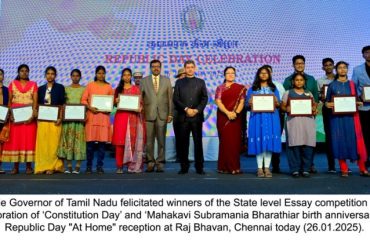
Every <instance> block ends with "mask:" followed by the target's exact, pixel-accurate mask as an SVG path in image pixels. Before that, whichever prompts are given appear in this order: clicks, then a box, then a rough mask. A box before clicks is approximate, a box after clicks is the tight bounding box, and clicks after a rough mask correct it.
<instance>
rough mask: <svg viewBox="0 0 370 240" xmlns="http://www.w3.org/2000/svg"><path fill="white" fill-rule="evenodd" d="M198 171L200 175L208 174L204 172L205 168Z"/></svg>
mask: <svg viewBox="0 0 370 240" xmlns="http://www.w3.org/2000/svg"><path fill="white" fill-rule="evenodd" d="M196 173H197V174H199V175H205V174H206V172H204V171H203V170H197V171H196Z"/></svg>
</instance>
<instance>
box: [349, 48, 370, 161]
mask: <svg viewBox="0 0 370 240" xmlns="http://www.w3.org/2000/svg"><path fill="white" fill-rule="evenodd" d="M361 53H362V57H363V58H364V60H365V62H364V63H362V64H360V65H358V66H356V67H354V68H353V73H352V81H353V82H354V83H355V85H356V90H357V94H358V96H361V98H362V101H363V102H364V105H363V106H360V107H359V109H358V110H359V114H360V121H361V127H362V134H363V136H364V141H365V145H366V151H367V152H368V153H370V124H369V123H370V45H368V46H365V47H363V48H362V51H361ZM366 167H368V168H369V167H370V161H369V159H367V162H366Z"/></svg>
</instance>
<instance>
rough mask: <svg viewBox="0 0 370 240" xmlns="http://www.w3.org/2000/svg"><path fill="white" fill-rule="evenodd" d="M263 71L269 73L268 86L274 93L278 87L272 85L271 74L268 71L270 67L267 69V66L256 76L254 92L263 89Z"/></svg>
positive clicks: (258, 71) (259, 70)
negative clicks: (261, 76)
mask: <svg viewBox="0 0 370 240" xmlns="http://www.w3.org/2000/svg"><path fill="white" fill-rule="evenodd" d="M262 70H266V71H267V74H268V75H269V78H268V79H267V85H268V86H269V87H270V89H271V91H273V92H274V91H275V89H276V86H275V84H273V83H272V77H271V72H270V70H269V69H268V67H266V66H262V67H260V68H259V69H258V70H257V73H256V76H255V78H254V81H253V85H252V90H253V91H257V90H260V89H261V78H260V73H261V72H262Z"/></svg>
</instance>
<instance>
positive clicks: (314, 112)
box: [312, 107, 319, 116]
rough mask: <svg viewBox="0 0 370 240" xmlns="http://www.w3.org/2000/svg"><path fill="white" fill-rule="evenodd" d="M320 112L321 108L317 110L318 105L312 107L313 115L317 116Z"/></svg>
mask: <svg viewBox="0 0 370 240" xmlns="http://www.w3.org/2000/svg"><path fill="white" fill-rule="evenodd" d="M318 113H319V110H317V108H316V107H313V108H312V115H314V116H316V115H317V114H318Z"/></svg>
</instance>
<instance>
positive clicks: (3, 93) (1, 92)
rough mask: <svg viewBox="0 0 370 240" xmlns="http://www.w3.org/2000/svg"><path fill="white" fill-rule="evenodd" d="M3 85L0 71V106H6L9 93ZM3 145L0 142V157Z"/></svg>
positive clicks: (0, 128) (1, 170) (2, 73)
mask: <svg viewBox="0 0 370 240" xmlns="http://www.w3.org/2000/svg"><path fill="white" fill-rule="evenodd" d="M3 83H4V70H3V69H0V105H4V106H8V100H9V91H8V88H7V87H5V86H4V85H3ZM3 127H4V123H0V131H1V130H2V129H3ZM3 145H4V144H3V143H2V142H0V157H1V154H2V151H3ZM1 165H2V164H1V158H0V174H4V173H5V171H4V170H3V169H2V167H1Z"/></svg>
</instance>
